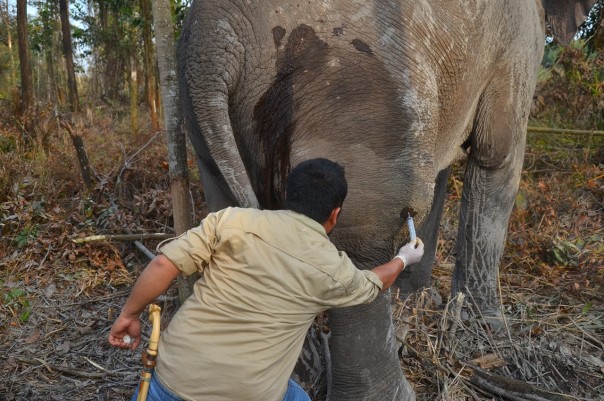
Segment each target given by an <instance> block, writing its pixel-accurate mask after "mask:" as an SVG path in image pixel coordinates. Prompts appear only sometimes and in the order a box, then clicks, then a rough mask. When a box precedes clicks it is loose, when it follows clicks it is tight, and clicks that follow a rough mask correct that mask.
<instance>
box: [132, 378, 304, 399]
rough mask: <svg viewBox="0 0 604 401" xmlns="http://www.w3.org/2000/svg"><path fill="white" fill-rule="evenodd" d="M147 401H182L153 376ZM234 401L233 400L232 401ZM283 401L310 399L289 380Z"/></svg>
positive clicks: (297, 385) (134, 396)
mask: <svg viewBox="0 0 604 401" xmlns="http://www.w3.org/2000/svg"><path fill="white" fill-rule="evenodd" d="M136 397H138V386H137V387H136V391H135V392H134V395H133V396H132V400H131V401H136ZM147 401H184V400H183V399H182V398H180V397H178V396H177V395H176V394H174V393H173V392H171V391H170V390H168V389H167V388H166V387H164V385H163V384H161V383H160V382H159V380H157V378H156V377H155V374H154V375H153V376H152V377H151V382H150V383H149V392H148V393H147ZM233 401H235V400H233ZM283 401H310V397H308V394H306V393H305V392H304V390H302V387H300V385H299V384H298V383H296V382H295V381H293V380H292V379H289V382H288V383H287V392H286V393H285V396H284V397H283Z"/></svg>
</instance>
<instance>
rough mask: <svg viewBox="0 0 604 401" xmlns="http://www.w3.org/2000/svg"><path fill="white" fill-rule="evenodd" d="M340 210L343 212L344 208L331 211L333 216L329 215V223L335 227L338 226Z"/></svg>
mask: <svg viewBox="0 0 604 401" xmlns="http://www.w3.org/2000/svg"><path fill="white" fill-rule="evenodd" d="M340 210H342V208H340V207H336V208H335V209H333V210H332V211H331V214H330V215H329V222H330V223H331V224H333V225H334V226H335V225H336V223H337V221H338V216H339V215H340Z"/></svg>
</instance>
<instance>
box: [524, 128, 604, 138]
mask: <svg viewBox="0 0 604 401" xmlns="http://www.w3.org/2000/svg"><path fill="white" fill-rule="evenodd" d="M526 130H527V132H535V133H544V134H568V135H589V136H604V131H596V130H584V129H566V128H547V127H527V129H526Z"/></svg>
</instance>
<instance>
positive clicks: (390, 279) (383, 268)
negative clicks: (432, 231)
mask: <svg viewBox="0 0 604 401" xmlns="http://www.w3.org/2000/svg"><path fill="white" fill-rule="evenodd" d="M423 254H424V243H423V242H422V240H421V239H419V238H417V239H416V240H415V241H411V242H409V243H408V244H407V245H405V246H403V247H402V248H401V249H400V250H399V251H398V254H397V255H396V256H395V257H394V259H392V260H391V261H390V262H388V263H384V264H383V265H379V266H376V267H374V268H373V269H371V271H372V272H374V273H375V274H376V275H377V276H378V277H379V278H380V280H382V283H384V286H383V287H382V291H384V290H386V289H388V288H389V287H390V286H391V285H392V284H393V283H394V281H395V280H396V278H397V277H398V275H399V274H401V272H402V271H403V270H404V269H405V267H407V265H412V264H414V263H417V262H419V261H420V260H421V258H422V255H423Z"/></svg>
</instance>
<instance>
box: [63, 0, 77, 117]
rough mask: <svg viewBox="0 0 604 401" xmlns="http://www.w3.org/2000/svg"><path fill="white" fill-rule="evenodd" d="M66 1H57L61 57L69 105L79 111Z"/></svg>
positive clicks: (73, 109) (72, 109)
mask: <svg viewBox="0 0 604 401" xmlns="http://www.w3.org/2000/svg"><path fill="white" fill-rule="evenodd" d="M67 1H68V0H59V8H60V13H61V31H62V33H63V56H64V57H65V68H66V69H67V87H68V89H69V105H70V107H71V111H73V112H78V111H79V110H80V101H79V99H78V87H77V83H76V79H75V68H74V64H73V50H72V46H71V25H70V23H69V5H68V3H67Z"/></svg>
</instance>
